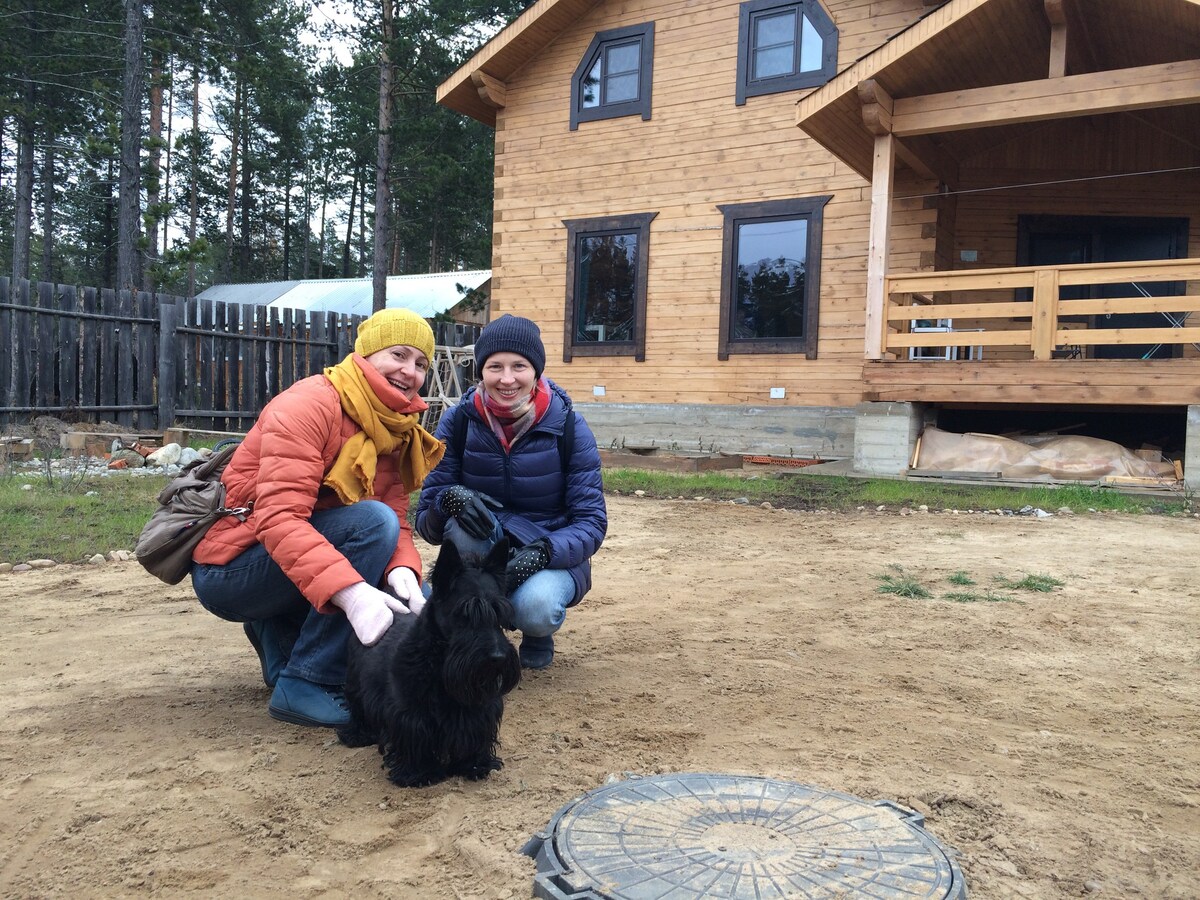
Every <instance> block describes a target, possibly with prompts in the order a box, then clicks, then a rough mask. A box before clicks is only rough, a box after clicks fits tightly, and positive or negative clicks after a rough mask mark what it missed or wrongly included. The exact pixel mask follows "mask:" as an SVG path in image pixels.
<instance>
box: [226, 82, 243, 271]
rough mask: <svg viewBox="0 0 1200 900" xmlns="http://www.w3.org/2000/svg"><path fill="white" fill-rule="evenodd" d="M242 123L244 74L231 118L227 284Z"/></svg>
mask: <svg viewBox="0 0 1200 900" xmlns="http://www.w3.org/2000/svg"><path fill="white" fill-rule="evenodd" d="M241 121H242V74H241V72H240V71H239V72H238V76H237V82H236V83H235V84H234V88H233V115H231V116H230V118H229V191H228V194H227V196H226V201H225V283H226V284H228V283H230V282H232V281H233V211H234V207H235V206H236V205H237V183H238V141H239V139H240V135H239V134H238V126H239V125H240V124H241Z"/></svg>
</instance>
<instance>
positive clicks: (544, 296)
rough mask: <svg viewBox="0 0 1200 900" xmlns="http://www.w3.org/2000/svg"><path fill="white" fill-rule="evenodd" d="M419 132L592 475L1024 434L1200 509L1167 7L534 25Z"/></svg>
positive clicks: (1188, 98) (496, 310) (1180, 24)
mask: <svg viewBox="0 0 1200 900" xmlns="http://www.w3.org/2000/svg"><path fill="white" fill-rule="evenodd" d="M438 99H439V101H440V102H441V103H443V104H445V105H446V106H448V107H450V108H452V109H455V110H458V111H460V112H462V113H464V114H466V115H470V116H472V117H474V118H476V119H479V120H480V121H482V122H485V123H488V124H490V125H493V126H494V127H495V130H496V162H495V226H494V228H495V234H494V251H493V264H492V271H493V282H492V315H493V316H495V315H498V314H500V313H503V312H512V313H516V314H520V315H525V316H528V317H530V318H532V319H534V320H536V321H537V322H538V323H540V325H541V326H542V329H543V335H544V337H545V338H546V344H547V351H548V354H549V358H550V360H551V362H550V364H549V365H548V370H549V374H550V375H551V376H552V377H553V378H555V380H557V381H559V382H560V383H561V384H563V385H564V386H565V387H566V388H567V389H568V390H570V391H571V392H572V394H573V395H574V396H575V397H576V399H577V401H582V402H583V403H582V406H583V408H584V410H585V413H586V415H587V417H588V420H589V422H592V423H594V425H595V428H596V431H597V434H598V436H599V439H600V442H601V444H602V445H604V444H606V443H610V442H611V443H618V442H625V441H628V442H631V443H649V442H653V443H656V444H658V445H660V446H668V445H672V444H673V445H677V446H680V447H687V448H693V449H694V448H696V447H697V446H699V447H706V446H716V447H719V448H722V449H726V450H738V451H741V452H768V453H773V454H782V455H789V454H790V455H796V456H802V455H819V456H822V457H848V456H851V455H853V456H854V458H855V462H856V464H857V466H858V467H859V468H862V469H865V470H867V471H875V472H880V473H884V472H901V471H903V469H904V468H905V466H906V465H907V462H908V459H909V452H910V450H911V447H912V444H913V442H914V440H915V437H916V434H917V432H918V431H919V428H920V426H921V424H922V423H923V422H930V421H939V422H941V423H943V424H945V425H947V426H948V427H951V428H954V427H955V426H956V425H958V426H962V427H961V428H960V429H959V430H979V431H989V430H1008V429H1015V428H1019V427H1022V423H1049V424H1050V425H1051V426H1058V427H1064V426H1067V425H1069V426H1070V427H1073V428H1075V429H1077V430H1078V429H1082V430H1083V431H1084V432H1085V433H1086V432H1094V433H1096V434H1097V435H1099V436H1115V437H1118V438H1119V439H1121V440H1122V441H1123V442H1124V443H1126V444H1131V445H1132V446H1138V444H1139V443H1140V442H1141V441H1143V440H1147V439H1150V438H1151V437H1156V436H1158V435H1160V434H1166V435H1168V438H1167V440H1169V441H1172V442H1177V447H1178V448H1179V449H1181V450H1182V449H1183V448H1184V447H1185V444H1186V454H1187V459H1186V461H1185V470H1186V474H1187V477H1188V479H1189V481H1190V482H1191V484H1193V485H1195V486H1200V350H1198V347H1200V296H1198V294H1200V291H1198V290H1197V285H1200V233H1197V234H1193V233H1192V229H1191V220H1192V218H1194V217H1196V216H1197V214H1200V3H1197V2H1195V0H946V2H941V0H747V2H739V0H620V2H615V0H607V2H606V0H537V2H535V3H533V4H532V5H531V6H530V7H529V8H528V9H527V10H526V11H525V12H524V13H522V14H521V15H520V16H519V17H518V18H517V19H515V20H514V21H513V22H512V23H511V24H510V25H509V26H508V27H507V28H505V29H504V30H503V31H501V32H500V33H499V34H498V35H496V37H495V38H493V39H492V40H491V41H490V42H489V43H488V44H486V45H485V46H484V47H483V48H482V49H480V50H479V52H477V53H476V54H475V55H474V56H473V57H472V58H471V59H470V60H469V61H468V62H467V63H466V64H465V65H464V66H463V67H462V68H461V69H459V70H458V71H457V72H456V73H455V74H454V75H453V76H452V77H451V78H449V79H448V80H447V81H446V82H445V83H444V84H443V85H441V87H440V88H439V91H438ZM1189 316H1190V317H1191V318H1190V319H1189ZM1114 423H1119V428H1120V429H1121V430H1122V433H1121V434H1119V435H1112V434H1111V433H1110V432H1111V430H1112V428H1113V427H1114ZM989 426H990V427H989Z"/></svg>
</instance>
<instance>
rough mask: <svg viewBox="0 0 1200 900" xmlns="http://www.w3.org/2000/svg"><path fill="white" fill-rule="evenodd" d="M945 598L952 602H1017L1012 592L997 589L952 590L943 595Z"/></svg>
mask: <svg viewBox="0 0 1200 900" xmlns="http://www.w3.org/2000/svg"><path fill="white" fill-rule="evenodd" d="M942 599H943V600H948V601H950V602H951V603H1015V602H1017V598H1016V597H1013V596H1012V595H1011V594H999V593H997V592H995V591H983V592H982V593H980V592H979V591H951V592H950V593H949V594H943V595H942Z"/></svg>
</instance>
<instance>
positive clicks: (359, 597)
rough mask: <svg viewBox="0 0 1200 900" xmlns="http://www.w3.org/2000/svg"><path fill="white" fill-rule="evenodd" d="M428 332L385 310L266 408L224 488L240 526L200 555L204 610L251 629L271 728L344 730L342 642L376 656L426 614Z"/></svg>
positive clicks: (204, 546)
mask: <svg viewBox="0 0 1200 900" xmlns="http://www.w3.org/2000/svg"><path fill="white" fill-rule="evenodd" d="M433 343H434V339H433V331H432V330H431V329H430V327H429V325H428V323H426V321H425V320H424V319H423V318H421V317H420V316H419V315H417V314H416V313H414V312H411V311H409V310H405V309H385V310H383V311H381V312H377V313H375V314H374V315H373V316H371V317H370V318H369V319H367V320H366V321H365V322H363V323H362V324H361V325H360V326H359V329H358V336H357V339H356V340H355V342H354V352H353V353H352V354H350V355H349V356H347V357H346V358H345V359H344V360H342V361H341V362H340V363H338V364H337V365H336V366H332V367H330V368H328V369H326V370H325V372H324V373H323V374H321V375H312V376H310V377H308V378H305V379H303V380H301V381H298V382H296V383H295V384H294V385H292V386H291V387H290V388H288V389H287V390H285V391H283V392H282V393H281V394H279V395H278V396H277V397H275V398H274V399H273V400H271V402H270V403H268V404H267V406H266V407H265V408H264V409H263V411H262V413H261V415H259V417H258V420H257V421H256V422H255V424H254V427H253V428H251V429H250V432H249V434H247V435H246V439H245V440H244V441H243V442H242V444H241V446H239V447H238V449H237V451H236V452H235V453H234V455H233V457H232V459H231V460H230V462H229V466H228V467H227V468H226V469H225V473H224V475H223V476H222V477H221V481H222V482H223V483H224V485H225V488H226V504H227V505H230V506H250V507H252V512H251V513H250V515H249V516H248V517H247V518H246V520H245V521H244V522H240V521H238V519H237V518H235V517H232V516H230V517H226V518H224V519H221V520H219V521H218V522H217V523H216V524H215V525H214V526H213V527H212V528H211V529H210V530H209V532H208V534H206V535H205V536H204V539H203V540H202V541H201V542H200V545H199V546H198V547H197V548H196V552H195V553H194V554H193V561H194V565H193V566H192V585H193V587H194V589H195V591H196V595H197V596H198V597H199V598H200V602H201V604H203V606H204V607H205V608H206V609H208V610H209V611H210V612H212V613H214V614H215V615H217V616H220V617H221V618H222V619H227V620H229V621H233V622H243V623H244V626H243V627H244V629H245V632H246V636H247V637H248V638H249V639H250V643H251V644H253V645H254V648H255V650H256V651H257V652H258V656H259V661H260V663H261V664H262V673H263V680H264V681H265V682H266V684H267V686H268V687H270V688H272V694H271V701H270V704H269V705H268V707H267V709H268V712H269V713H270V715H271V716H272V717H273V718H276V719H280V720H282V721H285V722H291V723H294V724H297V725H312V726H318V727H329V728H339V727H341V726H343V725H345V724H347V723H348V722H349V713H348V711H347V709H346V705H345V699H344V697H343V696H342V684H343V682H344V680H345V671H346V640H347V638H348V637H349V635H350V633H351V632H353V633H354V634H355V635H356V636H357V637H358V639H359V640H360V641H362V642H363V643H364V644H373V643H375V642H376V641H378V640H379V639H380V638H381V637H382V636H383V634H384V632H385V631H387V629H388V627H389V626H390V625H391V623H392V620H393V618H392V617H393V614H401V615H403V614H410V613H411V614H415V613H418V612H420V609H421V606H422V605H424V602H425V601H424V599H423V597H422V594H421V588H420V579H421V560H420V557H419V556H418V555H417V551H416V548H415V547H414V546H413V541H412V531H411V529H410V528H409V525H408V521H407V513H408V496H409V493H410V492H411V491H413V490H416V489H417V488H419V487H420V486H421V483H422V482H423V481H424V479H425V475H426V474H427V473H428V472H429V471H430V470H431V469H432V468H433V467H434V466H435V465H436V464H437V462H438V460H440V459H441V457H442V453H443V449H444V448H443V447H442V444H441V442H440V441H438V440H436V439H435V438H434V437H433V436H432V435H430V434H429V432H427V431H425V429H423V428H422V427H421V425H420V414H421V412H423V411H424V410H425V409H426V408H427V407H426V404H425V402H424V401H423V400H422V399H421V398H420V397H418V396H417V392H418V391H419V390H420V388H421V385H422V384H424V382H425V375H426V372H427V371H428V369H429V365H430V360H431V359H432V357H433Z"/></svg>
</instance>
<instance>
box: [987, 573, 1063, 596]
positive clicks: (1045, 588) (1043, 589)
mask: <svg viewBox="0 0 1200 900" xmlns="http://www.w3.org/2000/svg"><path fill="white" fill-rule="evenodd" d="M996 583H997V584H999V585H1000V586H1001V587H1003V588H1007V589H1009V590H1010V591H1036V592H1038V593H1039V594H1049V593H1050V592H1051V591H1053V590H1054V589H1055V588H1060V587H1062V586H1063V585H1064V584H1066V582H1065V581H1063V580H1062V579H1059V578H1055V577H1054V576H1053V575H1026V576H1025V577H1024V578H1022V579H1021V580H1020V581H1013V580H1011V579H1008V578H1004V577H1003V576H1001V577H999V578H997V579H996Z"/></svg>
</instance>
